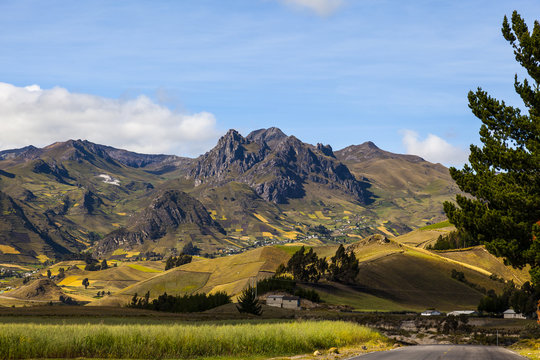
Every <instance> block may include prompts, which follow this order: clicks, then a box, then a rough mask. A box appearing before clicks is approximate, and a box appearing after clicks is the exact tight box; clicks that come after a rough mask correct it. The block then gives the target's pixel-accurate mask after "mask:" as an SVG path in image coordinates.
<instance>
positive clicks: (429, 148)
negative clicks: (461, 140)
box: [402, 130, 469, 166]
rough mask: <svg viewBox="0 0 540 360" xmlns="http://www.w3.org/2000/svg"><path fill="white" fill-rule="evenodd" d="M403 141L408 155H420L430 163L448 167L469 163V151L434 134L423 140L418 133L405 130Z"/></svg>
mask: <svg viewBox="0 0 540 360" xmlns="http://www.w3.org/2000/svg"><path fill="white" fill-rule="evenodd" d="M402 141H403V145H404V146H405V149H406V150H407V154H413V155H418V156H421V157H423V158H424V159H426V160H428V161H431V162H435V163H442V164H445V165H447V166H450V165H451V166H461V165H463V164H464V163H465V162H467V159H468V156H469V152H468V151H465V150H464V149H461V148H459V147H456V146H453V145H451V144H449V143H448V142H447V141H446V140H444V139H442V138H440V137H438V136H437V135H433V134H429V135H428V136H427V137H426V138H425V139H424V140H422V139H420V136H419V135H418V133H417V132H415V131H412V130H405V131H403V138H402Z"/></svg>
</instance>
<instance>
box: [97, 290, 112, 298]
mask: <svg viewBox="0 0 540 360" xmlns="http://www.w3.org/2000/svg"><path fill="white" fill-rule="evenodd" d="M105 295H109V296H110V295H111V292H110V291H107V292H105V290H103V291H98V292H97V297H103V296H105Z"/></svg>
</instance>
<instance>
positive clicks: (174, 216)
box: [95, 190, 225, 256]
mask: <svg viewBox="0 0 540 360" xmlns="http://www.w3.org/2000/svg"><path fill="white" fill-rule="evenodd" d="M182 224H195V225H197V226H198V227H199V228H201V229H203V228H206V227H208V228H212V229H213V230H214V231H217V232H220V233H222V234H224V233H225V231H224V230H223V228H222V227H221V226H220V225H219V224H218V223H217V222H215V221H214V220H213V219H212V217H211V216H210V215H209V214H208V211H207V210H206V208H205V207H204V206H203V205H202V204H201V203H200V202H199V201H198V200H195V199H194V198H192V197H191V196H189V195H188V194H186V193H184V192H182V191H179V190H167V191H164V192H163V193H161V194H159V195H158V196H156V197H155V198H154V199H153V200H152V202H151V203H150V205H149V206H148V207H147V208H146V209H144V210H143V211H142V212H141V213H140V214H139V215H137V216H136V217H135V219H134V220H133V221H132V223H131V225H130V226H128V228H127V229H126V228H122V229H119V230H116V231H113V232H112V233H110V234H109V235H107V236H106V237H105V238H104V239H103V240H101V241H100V242H99V243H98V244H97V246H96V248H95V254H96V255H98V256H101V255H103V254H104V253H108V252H111V251H114V250H115V249H118V248H120V247H123V248H125V247H130V248H131V247H133V246H136V245H141V244H143V243H144V242H145V241H154V240H157V239H160V238H162V237H163V236H165V235H166V234H167V233H168V232H170V231H174V230H176V229H177V228H178V227H179V226H180V225H182Z"/></svg>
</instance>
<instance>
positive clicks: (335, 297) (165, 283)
mask: <svg viewBox="0 0 540 360" xmlns="http://www.w3.org/2000/svg"><path fill="white" fill-rule="evenodd" d="M435 228H437V227H436V226H435ZM450 230H451V228H448V227H444V226H443V227H439V228H437V229H435V230H434V229H432V228H431V229H430V228H429V227H428V229H425V230H415V231H413V232H411V233H409V234H406V235H403V236H400V237H397V238H387V237H385V236H383V235H372V236H368V237H365V238H363V239H360V240H358V241H356V242H354V243H352V244H350V245H347V247H348V248H349V249H350V250H352V251H354V252H355V254H356V256H357V258H358V259H359V261H360V273H359V275H358V277H357V279H356V281H355V283H354V284H349V285H344V284H339V283H334V282H328V281H320V282H319V283H318V284H303V285H302V286H303V287H308V288H313V289H315V290H316V291H318V292H319V293H320V295H321V297H322V299H323V300H324V301H325V302H326V303H327V304H329V305H332V304H335V305H347V306H349V307H350V308H352V309H357V310H369V311H373V310H377V311H390V310H396V311H399V310H414V311H420V310H424V309H426V308H432V307H435V308H437V309H440V310H446V311H448V310H456V309H474V308H476V306H477V304H478V301H479V299H480V298H481V297H482V296H483V293H482V292H481V291H479V290H478V288H479V287H483V288H485V289H494V290H495V291H497V292H500V291H502V288H503V286H504V283H503V282H501V281H499V280H497V279H505V280H513V281H514V282H515V283H518V284H521V283H523V282H524V281H527V280H529V277H528V276H529V275H528V273H527V271H526V270H517V269H512V268H510V267H507V266H505V265H504V263H503V261H502V260H501V259H498V258H496V257H494V256H493V255H491V254H489V253H487V252H486V250H485V249H484V248H483V247H481V246H478V247H473V248H469V249H461V250H454V251H444V252H438V251H429V250H426V249H424V248H423V246H425V243H426V241H430V240H429V239H430V238H431V239H436V237H438V235H439V234H441V233H445V232H448V231H450ZM435 232H436V233H435ZM426 239H428V240H426ZM299 248H300V244H298V245H292V244H291V245H288V246H283V245H279V246H266V247H260V248H257V249H254V250H250V251H246V252H244V253H241V254H237V255H231V256H224V257H219V258H215V259H205V258H200V257H195V258H194V260H193V262H191V263H189V264H185V265H182V266H180V267H177V268H173V269H170V270H168V271H163V269H164V263H163V262H161V261H135V262H121V261H113V262H111V264H116V266H111V267H110V268H108V269H106V270H100V271H85V270H83V269H84V263H83V262H80V261H78V262H77V261H69V262H62V263H58V264H56V265H54V266H52V267H50V268H49V269H50V270H51V272H52V275H53V276H55V275H57V274H58V270H59V268H60V267H64V268H65V269H68V270H66V272H65V275H66V276H65V278H63V279H60V280H55V281H56V283H57V285H58V286H59V289H61V291H62V292H63V293H65V294H68V295H69V296H70V297H72V298H74V299H76V300H79V301H84V302H89V304H88V305H91V306H123V305H125V304H127V303H128V302H129V301H130V299H131V298H132V297H133V295H134V294H137V295H139V296H142V295H144V294H145V293H146V292H150V296H151V298H153V297H157V296H158V295H159V294H162V293H164V292H167V293H168V294H175V295H182V294H192V293H196V292H207V293H208V292H210V293H212V292H216V291H226V292H227V293H229V294H230V295H232V296H233V297H235V296H237V295H238V294H239V293H240V292H241V290H242V289H243V288H245V287H246V286H247V285H248V284H254V283H255V281H256V280H260V279H262V278H265V277H267V276H271V275H272V274H273V272H274V271H275V270H276V268H277V267H278V266H279V264H282V263H286V262H287V261H288V259H289V258H290V256H291V255H292V254H293V253H294V252H295V251H297V250H298V249H299ZM313 248H314V250H315V252H316V253H317V254H318V255H319V256H320V257H323V256H324V257H327V258H330V257H331V256H333V255H334V253H335V251H336V249H337V245H317V246H314V247H313ZM453 270H455V271H459V272H462V273H463V274H464V276H465V278H466V279H467V281H468V282H469V283H472V284H475V286H476V287H477V288H474V287H472V286H471V285H469V284H467V283H465V282H461V281H458V280H457V279H454V278H452V271H453ZM45 273H46V270H43V271H42V274H45ZM492 275H496V276H492ZM84 278H88V279H89V282H90V286H89V287H88V288H87V289H85V288H84V286H83V285H82V280H83V279H84ZM102 291H103V292H110V295H109V294H107V295H104V296H103V295H102V296H97V295H96V294H97V292H102ZM5 294H6V295H8V296H9V292H8V293H5ZM8 300H9V299H2V298H1V297H0V304H4V303H6V302H7V304H11V303H12V302H9V301H8ZM18 304H20V303H18Z"/></svg>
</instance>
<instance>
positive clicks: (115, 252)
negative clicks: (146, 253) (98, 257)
mask: <svg viewBox="0 0 540 360" xmlns="http://www.w3.org/2000/svg"><path fill="white" fill-rule="evenodd" d="M112 254H113V256H114V255H127V251H125V250H124V249H116V250H114V252H113V253H112Z"/></svg>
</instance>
